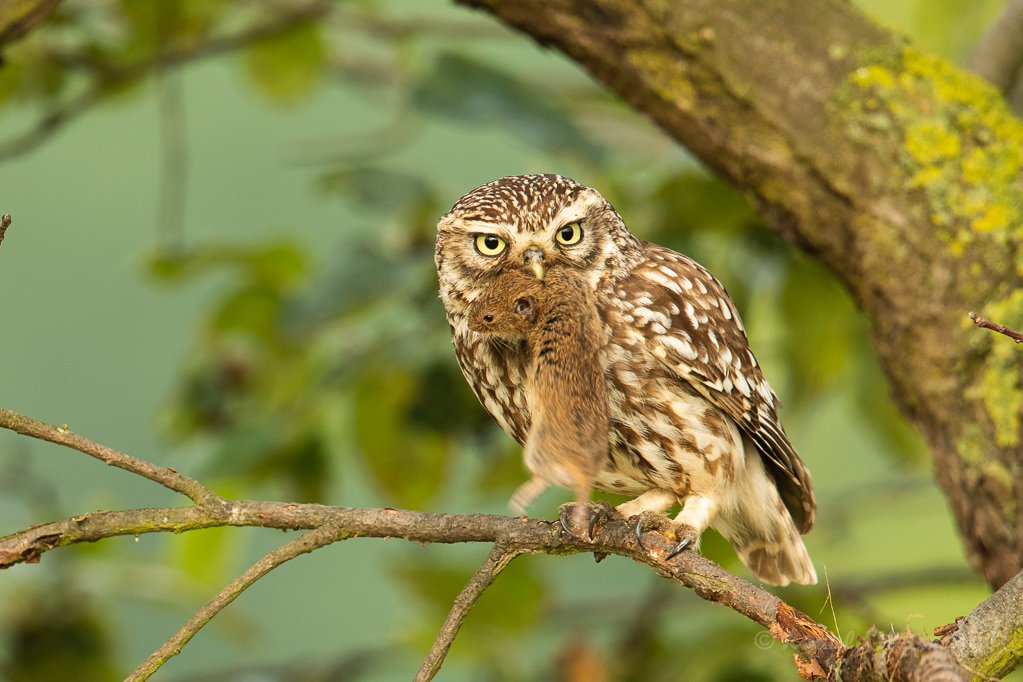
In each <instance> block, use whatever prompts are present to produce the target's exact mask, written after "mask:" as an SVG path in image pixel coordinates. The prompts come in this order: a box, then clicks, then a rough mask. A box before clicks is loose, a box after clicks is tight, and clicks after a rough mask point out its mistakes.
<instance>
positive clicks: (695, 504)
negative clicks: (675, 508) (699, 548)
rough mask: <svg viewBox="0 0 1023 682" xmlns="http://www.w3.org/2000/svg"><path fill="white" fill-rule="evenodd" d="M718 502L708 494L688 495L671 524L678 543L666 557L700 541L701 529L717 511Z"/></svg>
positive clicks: (670, 556)
mask: <svg viewBox="0 0 1023 682" xmlns="http://www.w3.org/2000/svg"><path fill="white" fill-rule="evenodd" d="M720 506H721V505H720V504H719V503H718V501H717V500H715V499H714V498H713V497H710V496H709V495H690V496H689V497H687V498H686V500H685V502H684V503H683V504H682V511H680V512H679V513H678V515H677V516H676V517H675V520H674V521H672V524H671V525H672V526H673V530H674V534H675V537H676V539H678V541H679V542H678V544H677V545H675V547H674V549H672V550H671V552H669V553H668V556H667V559H671V558H672V557H674V556H676V555H678V554H680V553H681V552H682V550H684V549H685V548H686V547H689V546H690V545H692V546H693V547H694V548H695V547H696V545H697V544H699V542H700V536H701V535H702V534H703V531H705V530H707V526H709V525H710V522H711V521H712V520H713V519H714V516H715V515H716V514H717V513H718V509H719V508H720Z"/></svg>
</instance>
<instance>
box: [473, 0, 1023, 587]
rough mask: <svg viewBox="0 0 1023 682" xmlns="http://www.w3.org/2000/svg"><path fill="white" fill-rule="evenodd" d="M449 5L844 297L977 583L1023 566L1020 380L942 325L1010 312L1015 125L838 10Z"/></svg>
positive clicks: (1011, 365)
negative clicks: (696, 172) (557, 54)
mask: <svg viewBox="0 0 1023 682" xmlns="http://www.w3.org/2000/svg"><path fill="white" fill-rule="evenodd" d="M459 1H460V2H462V4H467V5H472V6H475V7H479V8H482V9H484V10H486V11H487V12H490V13H491V14H493V15H494V16H496V17H498V18H499V19H500V20H501V21H503V22H504V23H506V24H508V25H509V26H511V27H513V28H516V29H518V30H521V31H523V32H525V33H527V34H529V35H530V36H532V37H533V38H535V39H536V40H537V41H538V42H539V43H541V44H542V45H544V46H547V47H551V48H554V49H557V50H560V51H562V52H564V53H565V54H566V55H568V56H569V57H570V58H572V59H574V60H575V61H576V62H578V63H579V64H580V65H581V66H583V67H584V68H585V69H587V70H588V71H590V72H591V73H592V74H593V75H594V77H596V78H597V79H598V80H600V81H602V82H604V83H605V84H607V86H608V87H609V88H611V89H612V90H613V91H615V92H616V93H618V94H619V95H620V96H621V97H622V98H623V99H624V100H625V101H626V102H627V103H628V104H629V105H630V106H632V107H633V108H634V109H636V110H638V111H640V112H643V113H645V114H646V115H647V116H649V117H650V118H651V119H653V120H654V121H655V122H656V123H657V124H659V125H660V126H661V127H662V128H663V129H664V130H665V131H666V132H667V133H668V134H670V135H672V136H673V137H674V138H675V139H677V140H678V141H679V142H681V143H682V144H684V145H685V146H686V147H688V148H689V149H690V150H691V151H692V152H693V153H694V154H695V155H696V156H698V157H699V158H700V159H701V160H703V161H704V162H705V163H706V164H707V166H708V167H710V168H711V169H712V170H714V171H715V172H717V173H718V174H720V175H721V176H722V177H723V178H725V179H726V180H728V181H729V182H730V183H731V184H732V185H734V186H735V187H736V188H737V189H738V190H739V191H740V192H742V193H743V194H744V195H745V196H746V197H748V198H749V199H750V201H751V202H752V203H753V204H755V206H756V207H757V209H758V210H759V211H760V213H761V214H762V215H763V216H764V217H765V218H766V220H767V222H768V224H769V225H770V226H771V227H772V228H773V229H774V230H775V231H777V232H778V233H779V234H781V235H782V236H783V237H785V238H786V239H788V240H789V241H791V242H792V243H793V244H795V245H797V246H799V247H801V248H802V249H804V250H805V251H806V252H807V253H809V254H810V255H811V256H812V257H813V258H814V259H815V260H817V261H818V262H820V263H821V264H823V265H824V266H825V267H827V268H829V269H831V270H832V271H833V272H834V273H835V274H836V275H837V276H838V277H839V278H840V279H841V280H842V281H843V282H844V283H845V285H846V286H847V287H848V289H849V291H850V292H851V294H852V296H853V297H854V299H855V300H856V302H857V303H858V305H859V306H860V307H861V308H862V309H863V310H864V311H866V313H867V314H868V317H869V318H870V320H871V323H872V330H871V331H872V335H873V341H874V347H875V350H876V351H877V353H878V357H879V359H880V362H881V365H882V367H883V368H884V369H885V371H886V373H887V374H888V376H889V378H890V379H891V381H892V384H893V389H894V390H893V394H894V397H895V399H896V401H897V402H898V403H899V405H900V407H901V408H902V410H903V412H904V413H905V414H906V415H907V416H908V417H909V418H910V419H911V420H912V421H913V423H914V424H915V425H916V426H917V428H918V429H919V430H920V431H921V432H922V433H923V435H924V436H925V438H926V439H927V441H928V443H929V444H930V446H931V450H932V452H933V454H934V460H935V469H936V474H937V479H938V482H939V483H940V484H941V486H942V488H943V489H944V491H945V494H946V495H947V496H948V499H949V502H950V505H951V507H952V509H953V512H954V514H955V517H956V521H957V523H958V526H959V532H960V536H961V537H962V538H963V541H964V543H965V545H966V548H967V554H968V557H969V558H970V560H971V562H972V564H973V565H974V567H975V569H976V570H977V571H978V572H979V573H981V574H982V575H983V576H984V577H985V578H986V579H987V580H988V582H990V583H991V584H992V585H993V586H995V587H997V586H1000V585H1002V584H1003V583H1005V582H1006V581H1007V580H1009V579H1010V578H1011V577H1012V576H1014V575H1015V574H1016V573H1017V572H1018V571H1019V570H1020V568H1023V515H1021V514H1020V505H1019V500H1020V499H1023V467H1020V466H1019V460H1020V453H1021V451H1023V434H1021V428H1020V424H1021V416H1020V414H1019V410H1018V409H1013V406H1015V405H1018V404H1019V402H1020V400H1021V396H1023V370H1021V367H1020V365H1019V363H1018V362H1016V361H1015V359H1014V358H1007V357H1006V356H1005V355H1004V354H1003V353H1000V352H999V351H998V349H997V348H993V347H992V345H991V344H990V343H988V344H984V343H980V342H978V341H977V339H976V337H975V335H974V336H971V335H970V334H968V333H967V331H966V330H965V329H964V328H963V327H962V325H961V324H960V319H959V318H958V313H957V311H960V310H964V309H965V310H969V309H970V308H977V307H979V306H981V305H983V306H985V307H984V308H983V309H981V310H978V312H979V313H981V314H983V315H985V316H987V317H990V318H992V319H1000V320H1001V321H1002V322H1003V323H1005V324H1015V321H1014V320H1012V319H1010V318H1009V317H1007V315H1010V314H1013V311H1018V310H1020V307H1021V301H1020V298H1019V294H1018V293H1017V292H1018V291H1019V290H1021V289H1023V269H1021V268H1020V267H1019V265H1018V264H1019V263H1020V262H1021V261H1020V258H1021V256H1020V254H1021V253H1023V229H1020V228H1019V227H1018V226H1019V225H1021V224H1023V209H1021V208H1020V207H1023V160H1021V159H1020V157H1019V154H1018V150H1019V148H1020V147H1021V146H1023V124H1021V122H1020V121H1019V120H1017V119H1015V118H1014V117H1013V116H1012V115H1011V114H1010V113H1009V112H1008V110H1007V108H1006V106H1005V102H1004V100H1003V99H1002V98H1001V97H1000V96H999V95H998V93H997V92H996V91H995V90H994V88H992V87H990V86H989V85H988V84H986V83H984V82H983V81H982V80H980V79H979V78H978V77H976V76H975V75H973V74H970V73H967V72H965V71H961V70H958V69H956V68H955V67H953V66H952V65H950V64H947V63H945V62H943V61H941V60H940V59H938V58H936V57H932V56H930V55H927V54H924V53H921V52H920V51H919V50H916V49H915V48H914V47H913V46H911V45H909V44H907V43H906V41H905V39H904V38H902V37H899V36H896V35H893V34H892V33H890V32H888V31H886V30H884V29H883V28H881V27H880V26H878V25H876V24H874V23H873V22H871V21H870V20H869V19H868V18H867V17H866V16H864V15H863V14H862V13H861V12H860V10H858V9H857V8H856V7H855V6H854V5H853V4H852V3H849V2H846V1H844V0H821V1H820V2H814V3H806V2H803V1H802V0H772V1H771V2H760V1H755V0H736V2H729V3H721V2H716V1H715V0H689V1H687V2H680V3H662V2H649V1H646V0H641V1H640V2H635V1H633V0H459ZM967 197H968V199H966V198H967ZM996 384H997V385H996Z"/></svg>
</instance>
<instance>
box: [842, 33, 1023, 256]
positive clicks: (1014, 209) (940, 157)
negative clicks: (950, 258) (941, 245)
mask: <svg viewBox="0 0 1023 682" xmlns="http://www.w3.org/2000/svg"><path fill="white" fill-rule="evenodd" d="M849 88H851V90H850V89H849ZM840 92H842V93H843V94H842V99H843V100H844V101H843V102H842V112H843V114H844V116H845V117H846V120H847V122H848V124H849V127H850V130H849V132H850V134H851V135H852V136H854V137H855V139H860V140H863V141H865V142H867V143H870V144H874V145H876V146H882V145H883V146H885V147H887V148H888V149H891V148H893V147H894V150H895V152H896V156H897V159H896V161H897V166H896V168H895V170H894V171H893V175H892V177H891V178H890V179H889V180H888V182H889V183H890V184H891V183H896V184H901V185H902V187H903V188H905V189H907V190H923V192H924V195H925V197H926V200H927V203H928V208H929V210H928V214H929V215H930V216H931V221H932V223H933V224H934V225H935V227H936V228H937V230H938V233H939V234H940V235H941V236H942V237H943V238H944V239H945V240H946V241H947V242H948V243H949V246H950V248H951V249H952V250H953V252H954V253H956V254H959V253H962V251H963V247H964V245H966V244H969V243H971V242H973V241H975V240H977V239H988V240H993V241H995V243H997V244H999V245H1003V246H1005V247H1007V248H1009V247H1015V246H1016V245H1018V244H1020V243H1023V122H1021V121H1020V120H1019V119H1017V118H1015V117H1014V116H1013V115H1012V114H1011V113H1010V112H1009V110H1008V108H1007V107H1006V105H1005V101H1004V100H1003V99H1002V97H1001V96H1000V94H999V93H998V91H997V90H996V89H995V88H994V87H992V86H991V85H989V84H988V83H986V82H985V81H983V80H982V79H980V78H979V77H977V76H975V75H973V74H971V73H969V72H967V71H963V70H961V69H957V68H955V67H954V66H952V65H951V64H949V63H947V62H945V61H943V60H941V59H939V58H938V57H934V56H931V55H927V54H924V53H921V52H919V51H917V50H915V49H913V48H911V47H908V46H907V47H904V48H903V49H902V53H901V58H899V59H894V60H893V59H887V60H882V61H881V62H880V63H873V64H867V65H865V66H862V67H860V68H859V69H857V70H856V71H854V72H853V73H852V74H851V75H850V77H849V79H848V87H847V88H846V89H844V90H842V91H840ZM1017 270H1018V272H1020V273H1021V274H1023V261H1021V262H1020V263H1019V264H1018V266H1017Z"/></svg>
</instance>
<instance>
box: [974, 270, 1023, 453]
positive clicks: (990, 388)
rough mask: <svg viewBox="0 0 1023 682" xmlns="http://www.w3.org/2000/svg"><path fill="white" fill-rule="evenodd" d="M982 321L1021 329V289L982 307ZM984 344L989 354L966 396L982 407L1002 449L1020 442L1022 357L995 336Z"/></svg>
mask: <svg viewBox="0 0 1023 682" xmlns="http://www.w3.org/2000/svg"><path fill="white" fill-rule="evenodd" d="M982 314H983V315H984V317H987V318H989V319H992V320H998V321H999V322H1000V323H1001V324H1004V325H1006V326H1007V327H1011V328H1013V329H1020V328H1023V289H1016V290H1015V291H1013V292H1012V293H1011V294H1010V295H1009V296H1008V297H1006V298H1005V299H1003V300H1001V301H997V302H995V303H991V304H989V305H987V306H985V307H984V310H983V312H982ZM984 338H985V343H990V350H988V352H987V356H986V358H985V360H984V364H985V366H984V370H983V371H982V372H981V373H980V376H979V379H978V381H977V383H975V384H974V385H973V386H972V387H971V388H970V390H969V392H968V397H970V398H971V399H980V400H981V401H983V403H984V409H985V410H986V411H987V413H988V416H989V417H990V418H991V422H992V423H993V424H994V427H995V442H996V443H997V444H998V445H1000V446H1004V447H1011V446H1016V445H1018V444H1019V442H1020V433H1019V431H1020V411H1021V409H1023V386H1020V375H1021V374H1023V354H1021V353H1020V347H1019V346H1018V345H1017V344H1015V343H1013V342H1012V341H1011V340H1010V339H1007V338H1005V337H1003V336H999V335H989V336H988V337H984Z"/></svg>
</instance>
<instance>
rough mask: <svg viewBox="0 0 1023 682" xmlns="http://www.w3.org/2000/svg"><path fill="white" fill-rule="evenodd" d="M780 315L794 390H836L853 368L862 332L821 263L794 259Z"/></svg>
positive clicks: (844, 294) (845, 294) (839, 288)
mask: <svg viewBox="0 0 1023 682" xmlns="http://www.w3.org/2000/svg"><path fill="white" fill-rule="evenodd" d="M782 311H783V313H784V315H785V321H786V327H787V342H786V346H787V352H788V354H789V357H790V363H791V365H790V366H791V367H792V372H793V374H794V376H795V379H796V381H795V382H794V385H793V387H792V388H794V389H796V390H797V391H801V392H803V393H806V394H809V395H813V394H816V393H818V392H820V391H822V390H824V389H826V388H828V387H830V386H832V385H834V384H835V382H836V381H838V379H839V378H840V377H842V376H843V375H844V372H845V371H846V370H847V369H848V367H849V366H850V364H851V363H850V360H851V352H852V350H853V348H852V340H853V338H855V337H856V336H857V334H862V333H863V331H862V330H863V328H864V321H863V320H862V317H861V316H860V314H859V313H858V312H857V310H856V308H855V306H854V305H853V303H852V300H851V299H850V298H849V294H848V292H847V291H846V290H845V289H843V288H842V286H841V285H840V284H839V283H838V282H837V281H836V280H835V278H834V277H832V276H830V275H828V274H827V273H825V272H824V271H823V270H822V269H821V268H820V266H818V265H817V264H815V263H812V262H810V261H809V260H808V259H807V258H805V257H799V258H794V259H793V260H792V261H791V268H790V271H789V277H788V280H787V281H786V283H785V288H784V290H783V292H782ZM810 358H812V361H809V359H810Z"/></svg>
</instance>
